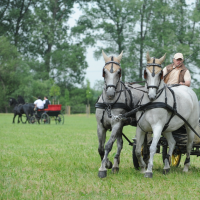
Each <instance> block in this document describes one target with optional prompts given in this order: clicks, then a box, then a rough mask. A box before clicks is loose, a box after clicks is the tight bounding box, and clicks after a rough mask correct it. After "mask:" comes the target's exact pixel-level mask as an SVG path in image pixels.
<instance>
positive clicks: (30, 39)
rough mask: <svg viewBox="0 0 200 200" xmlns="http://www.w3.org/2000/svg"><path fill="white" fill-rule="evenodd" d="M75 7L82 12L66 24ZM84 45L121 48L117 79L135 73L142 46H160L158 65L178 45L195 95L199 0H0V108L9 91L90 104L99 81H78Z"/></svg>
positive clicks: (137, 76) (154, 50)
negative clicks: (92, 84)
mask: <svg viewBox="0 0 200 200" xmlns="http://www.w3.org/2000/svg"><path fill="white" fill-rule="evenodd" d="M75 6H78V7H79V9H80V10H81V11H82V13H83V14H82V15H81V16H80V17H79V19H78V21H77V24H76V25H75V26H74V27H72V28H70V26H69V18H70V16H71V14H72V13H73V9H74V7H75ZM98 41H100V42H101V44H102V46H98V45H97V42H98ZM89 46H95V47H96V50H95V52H94V56H95V57H96V58H97V59H98V58H99V57H100V56H101V50H102V49H104V50H105V52H106V53H107V54H108V55H109V54H113V53H114V54H119V53H121V51H122V50H123V51H124V55H123V59H122V63H121V66H122V80H123V81H133V80H134V81H137V80H142V78H143V70H144V66H145V63H146V60H145V55H146V52H147V51H149V52H150V55H152V56H156V57H161V56H162V55H163V54H164V53H167V59H166V61H165V63H164V65H167V64H169V63H171V62H172V57H173V55H174V54H175V53H176V52H182V53H183V55H184V57H185V58H187V59H186V60H185V62H186V66H187V67H188V68H189V69H190V72H191V73H192V74H193V76H192V77H193V80H194V81H193V86H194V87H195V91H196V93H197V94H198V95H199V87H198V83H199V80H198V76H195V75H196V74H199V66H200V3H199V1H198V0H195V1H194V4H191V3H189V1H185V0H178V1H173V0H37V1H36V0H1V3H0V47H1V48H0V89H1V95H0V111H1V112H8V111H9V108H8V100H9V97H16V96H17V95H22V96H24V98H25V100H26V102H33V101H34V100H35V97H37V96H38V95H40V96H44V95H49V97H51V98H52V99H54V101H55V102H58V101H59V103H62V105H71V106H72V107H73V106H74V107H76V108H77V110H81V109H83V108H85V104H87V103H90V104H91V107H92V105H93V104H94V103H95V101H96V98H97V97H98V95H99V94H100V92H101V86H102V82H101V81H99V82H97V83H96V85H95V87H94V88H91V87H90V83H89V80H88V81H86V83H84V79H85V73H86V72H85V70H86V69H87V67H88V64H87V61H86V49H87V47H89ZM77 85H79V86H77ZM75 105H76V106H75ZM74 112H75V111H74ZM77 112H78V111H77Z"/></svg>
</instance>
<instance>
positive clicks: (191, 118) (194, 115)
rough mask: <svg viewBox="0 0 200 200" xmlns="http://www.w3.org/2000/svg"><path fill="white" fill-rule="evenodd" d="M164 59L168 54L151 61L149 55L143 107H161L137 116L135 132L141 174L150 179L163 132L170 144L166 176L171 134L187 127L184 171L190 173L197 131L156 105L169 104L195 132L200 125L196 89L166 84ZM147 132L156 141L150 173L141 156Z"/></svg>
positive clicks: (173, 141) (172, 147) (170, 151)
mask: <svg viewBox="0 0 200 200" xmlns="http://www.w3.org/2000/svg"><path fill="white" fill-rule="evenodd" d="M165 57H166V55H164V56H163V57H162V58H160V59H155V58H150V56H149V53H147V67H146V70H145V71H144V78H145V79H146V85H145V87H146V89H147V93H145V94H144V97H143V99H142V101H141V105H144V104H146V103H149V104H151V103H152V104H155V103H156V104H157V105H158V106H157V107H156V108H153V109H152V108H150V109H148V108H147V109H146V110H143V111H139V112H137V113H136V118H137V120H138V119H139V118H140V120H139V122H138V124H137V129H136V139H137V145H136V151H135V153H136V156H137V158H138V162H139V165H140V168H141V172H142V173H145V177H148V178H152V177H153V172H152V167H153V157H154V154H155V153H156V147H157V143H158V141H159V139H160V136H161V133H162V134H163V135H164V136H165V138H166V139H167V141H168V145H169V151H168V155H167V156H166V158H165V160H164V169H163V173H164V174H166V173H168V172H169V171H170V159H171V156H172V153H173V150H174V147H175V144H176V142H175V140H174V138H173V136H172V131H175V130H177V129H178V128H180V127H181V126H183V125H185V127H186V130H187V136H188V140H187V154H186V160H185V163H184V169H183V171H184V172H187V171H188V168H189V166H190V152H191V149H192V146H193V140H194V132H193V131H192V130H191V128H190V127H189V126H188V124H187V123H185V122H184V121H183V120H182V119H181V118H180V117H178V116H177V115H176V113H174V112H171V111H170V110H168V109H166V108H163V107H159V103H157V102H162V103H166V104H167V105H169V106H171V107H173V108H176V110H177V112H178V113H179V114H180V115H181V116H182V117H183V118H184V119H185V120H186V121H187V122H188V123H189V124H190V125H191V127H192V128H193V129H196V127H197V126H198V119H199V104H198V99H197V96H196V94H195V93H194V92H193V90H192V89H191V88H189V87H187V86H184V85H181V86H177V87H171V88H169V87H167V86H166V85H165V83H164V81H163V72H162V68H161V64H162V62H163V61H164V60H165ZM173 96H174V97H173ZM175 103H176V104H175ZM162 105H164V104H162ZM173 113H174V115H173ZM165 125H166V126H165ZM146 132H153V141H152V144H151V146H150V159H149V162H148V167H147V170H146V164H145V162H144V161H143V157H142V155H141V147H142V144H143V142H144V137H145V134H146Z"/></svg>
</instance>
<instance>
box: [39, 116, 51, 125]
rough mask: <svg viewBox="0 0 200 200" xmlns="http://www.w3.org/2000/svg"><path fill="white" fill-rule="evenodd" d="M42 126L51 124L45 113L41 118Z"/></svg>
mask: <svg viewBox="0 0 200 200" xmlns="http://www.w3.org/2000/svg"><path fill="white" fill-rule="evenodd" d="M40 121H41V124H50V117H49V115H47V114H46V113H43V114H42V116H41V119H40Z"/></svg>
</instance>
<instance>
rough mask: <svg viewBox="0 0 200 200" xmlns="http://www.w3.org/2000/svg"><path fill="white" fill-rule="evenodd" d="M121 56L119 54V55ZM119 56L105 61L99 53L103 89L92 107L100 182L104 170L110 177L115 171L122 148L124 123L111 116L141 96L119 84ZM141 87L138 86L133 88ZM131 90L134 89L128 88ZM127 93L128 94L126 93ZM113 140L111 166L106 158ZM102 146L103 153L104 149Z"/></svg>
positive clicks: (135, 102) (133, 103)
mask: <svg viewBox="0 0 200 200" xmlns="http://www.w3.org/2000/svg"><path fill="white" fill-rule="evenodd" d="M122 53H123V52H122ZM122 53H121V54H120V55H119V56H118V57H113V56H111V57H108V56H107V55H106V54H105V53H104V52H103V51H102V54H103V57H104V60H105V66H104V68H103V77H104V82H105V84H104V89H103V92H102V94H101V96H100V98H99V99H98V102H97V103H96V105H95V107H96V120H97V124H98V126H97V135H98V139H99V147H98V152H99V155H100V157H101V160H102V162H101V167H100V168H99V174H98V176H99V177H100V178H104V177H106V176H107V169H111V168H112V171H113V173H115V172H118V171H119V162H120V152H121V150H122V147H123V140H122V129H123V126H124V123H125V122H122V121H116V120H115V119H114V117H113V116H115V115H119V114H123V113H126V112H127V111H129V110H131V109H133V108H134V105H136V104H137V103H138V102H139V100H140V98H141V96H142V94H143V92H142V91H140V90H137V89H132V88H130V90H129V89H127V86H126V85H125V84H124V83H123V82H121V81H120V77H121V68H120V61H121V59H122ZM135 85H137V86H139V87H141V86H140V85H138V84H135ZM132 86H133V87H134V85H132ZM128 90H129V91H128ZM108 129H111V130H112V132H111V136H110V138H109V140H108V142H107V143H106V145H105V140H106V131H107V130H108ZM115 140H117V153H116V155H115V158H114V163H113V165H112V163H111V162H110V161H109V159H108V154H109V152H110V151H111V149H112V146H113V143H114V142H115ZM104 145H105V149H104Z"/></svg>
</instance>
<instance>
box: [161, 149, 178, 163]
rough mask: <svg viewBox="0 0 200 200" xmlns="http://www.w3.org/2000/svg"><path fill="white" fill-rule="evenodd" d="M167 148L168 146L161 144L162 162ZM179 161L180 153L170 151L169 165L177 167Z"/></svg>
mask: <svg viewBox="0 0 200 200" xmlns="http://www.w3.org/2000/svg"><path fill="white" fill-rule="evenodd" d="M167 150H168V147H167V146H163V151H162V159H163V163H164V159H165V157H166V155H167ZM180 162H181V153H178V154H177V153H174V152H173V153H172V158H171V166H173V167H178V166H179V164H180Z"/></svg>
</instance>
